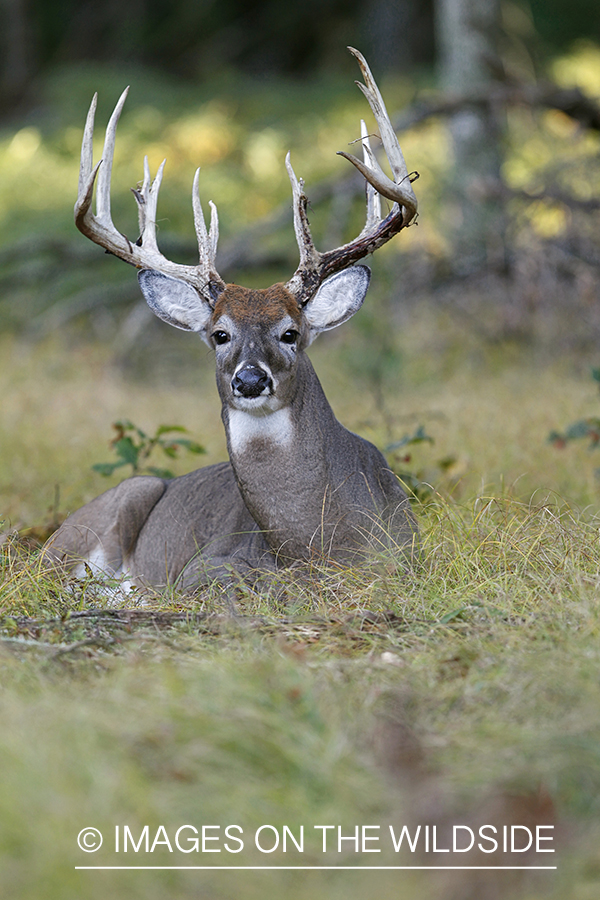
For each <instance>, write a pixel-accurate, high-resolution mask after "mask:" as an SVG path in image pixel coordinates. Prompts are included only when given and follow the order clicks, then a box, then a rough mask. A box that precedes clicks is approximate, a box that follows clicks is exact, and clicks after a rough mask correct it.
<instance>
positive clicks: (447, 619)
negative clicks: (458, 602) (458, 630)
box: [439, 606, 469, 625]
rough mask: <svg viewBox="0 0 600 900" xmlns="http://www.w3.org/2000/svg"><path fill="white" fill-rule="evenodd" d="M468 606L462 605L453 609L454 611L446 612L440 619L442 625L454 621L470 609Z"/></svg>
mask: <svg viewBox="0 0 600 900" xmlns="http://www.w3.org/2000/svg"><path fill="white" fill-rule="evenodd" d="M468 608H469V607H468V606H461V607H460V608H459V609H453V610H452V612H449V613H446V615H445V616H442V618H441V619H440V620H439V623H440V625H447V624H448V622H452V620H453V619H458V618H459V617H460V616H462V614H463V613H464V612H466V611H467V610H468Z"/></svg>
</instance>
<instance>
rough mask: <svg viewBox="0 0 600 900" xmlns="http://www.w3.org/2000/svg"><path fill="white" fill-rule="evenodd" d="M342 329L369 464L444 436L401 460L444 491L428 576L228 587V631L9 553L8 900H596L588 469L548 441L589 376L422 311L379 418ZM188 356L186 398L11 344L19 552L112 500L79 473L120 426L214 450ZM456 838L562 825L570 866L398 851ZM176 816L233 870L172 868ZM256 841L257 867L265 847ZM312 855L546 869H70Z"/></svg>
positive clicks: (194, 606)
mask: <svg viewBox="0 0 600 900" xmlns="http://www.w3.org/2000/svg"><path fill="white" fill-rule="evenodd" d="M358 329H359V330H354V331H353V330H352V329H351V328H349V329H347V330H346V331H345V332H344V333H343V334H340V335H339V336H337V335H336V336H334V337H332V338H330V339H327V338H325V339H324V340H322V341H321V342H320V344H317V346H316V347H315V351H314V353H313V354H312V355H313V359H314V361H315V365H316V368H317V371H318V372H319V374H320V375H321V377H322V381H323V384H324V386H325V389H326V392H327V393H328V396H329V398H330V400H331V402H332V405H333V406H334V409H335V410H336V413H337V414H338V416H339V418H340V419H341V420H342V421H343V422H344V423H345V424H347V425H348V426H349V427H352V428H354V429H356V430H359V431H360V432H361V433H362V434H364V435H365V436H368V437H369V438H371V439H372V440H374V441H375V442H376V443H378V444H379V445H380V446H385V445H386V444H388V443H390V442H392V441H394V440H399V439H400V438H401V437H402V436H403V435H404V434H410V433H413V432H414V431H415V429H416V427H417V426H419V425H423V426H424V428H425V429H426V431H427V433H428V434H430V435H431V436H432V437H433V438H434V443H433V444H430V443H424V444H419V445H416V446H415V447H414V448H413V447H411V448H410V449H411V459H410V461H407V462H405V463H404V465H405V466H406V467H407V468H409V469H411V470H412V471H418V472H419V474H420V477H421V478H422V479H423V480H424V481H429V482H431V483H432V485H433V487H434V490H433V491H432V492H431V493H430V494H429V496H428V497H427V498H426V499H425V500H424V501H423V502H422V503H421V504H418V505H417V506H416V513H417V516H418V519H419V523H420V527H421V531H422V541H423V553H422V559H421V560H420V561H419V563H418V565H416V566H415V567H414V570H411V571H409V572H406V573H405V574H403V575H402V576H399V575H384V576H382V575H381V574H378V575H374V574H373V573H370V572H368V571H362V572H361V571H346V572H341V573H334V574H332V573H327V574H326V575H325V576H324V577H323V578H322V579H321V580H320V581H319V582H315V583H314V584H311V585H308V586H307V585H306V584H305V583H301V582H298V583H294V581H293V580H291V579H289V580H287V582H286V593H285V595H284V596H283V597H281V596H279V597H277V599H273V598H270V597H269V596H255V595H252V594H246V595H243V596H241V597H240V617H239V618H238V619H236V620H235V621H232V620H231V619H230V618H228V617H227V616H226V615H225V614H224V609H225V607H224V603H223V598H222V597H221V596H220V594H219V591H218V589H216V588H215V589H213V590H212V591H209V592H207V593H206V594H205V595H203V596H200V597H197V598H194V599H193V600H190V599H182V598H181V597H176V596H167V597H165V596H157V597H152V598H146V600H145V605H143V606H142V605H140V603H139V602H138V601H137V599H136V598H133V601H132V603H131V604H130V608H129V609H128V610H119V609H116V608H114V607H110V606H109V605H108V604H107V602H106V599H105V598H104V597H103V596H102V593H101V591H99V588H98V585H95V584H94V583H93V582H92V581H90V582H89V583H86V584H81V585H71V586H65V585H61V584H59V583H57V582H55V581H53V580H52V579H49V578H48V576H47V575H44V574H43V573H41V572H40V571H39V568H38V565H37V554H36V552H35V550H32V549H31V547H30V545H28V544H27V543H23V542H22V541H21V540H18V539H16V538H14V537H9V538H8V539H7V540H5V541H4V543H3V545H2V554H3V555H2V583H1V584H0V609H1V611H2V632H1V634H2V636H1V637H0V668H1V670H2V677H1V684H2V690H1V691H0V708H1V713H0V716H1V721H2V728H1V730H0V760H1V767H2V776H1V777H0V893H1V895H2V897H7V898H19V900H28V898H36V900H39V898H61V900H65V898H66V900H68V898H78V900H79V898H84V897H85V898H86V900H87V898H90V900H93V898H96V897H98V898H99V897H104V896H106V894H107V893H110V894H111V895H112V896H113V897H115V898H121V897H123V898H124V897H128V898H135V897H140V898H141V897H144V898H153V897H165V896H168V897H173V898H187V897H196V896H203V897H210V898H213V897H214V898H226V897H234V896H235V897H244V898H254V897H257V898H258V897H263V896H265V895H269V896H286V897H290V898H298V900H300V898H308V897H310V898H328V900H332V898H333V900H335V898H337V897H340V898H341V897H345V898H348V897H351V898H354V897H356V898H358V897H363V896H365V895H368V894H371V893H377V894H379V895H380V896H406V897H417V896H418V897H423V898H427V897H440V896H443V897H444V898H456V900H465V898H471V897H472V898H479V900H488V898H489V900H493V898H500V897H502V898H504V897H510V896H517V897H527V898H530V900H533V898H541V897H556V898H559V897H560V898H561V900H564V898H573V900H588V898H589V900H591V898H595V897H596V896H598V890H599V889H600V855H599V853H598V846H600V845H599V837H600V826H599V825H598V822H599V816H598V803H599V801H598V797H599V796H600V750H599V748H600V712H599V710H600V705H599V702H598V701H599V693H600V679H599V672H600V644H599V641H598V633H599V624H600V623H599V606H598V592H599V588H600V545H599V526H598V520H597V511H598V486H597V481H596V479H595V476H594V468H595V466H596V464H597V460H595V459H594V454H593V453H590V452H589V451H588V449H587V448H586V447H585V446H581V447H580V446H575V445H574V446H570V447H568V448H567V449H565V450H562V451H559V450H557V449H556V448H555V447H553V446H552V445H550V444H549V443H548V442H547V436H548V433H549V432H550V430H552V429H553V428H558V429H560V428H562V427H564V426H565V425H566V424H568V423H570V422H572V421H574V420H575V419H577V418H579V417H581V416H585V415H593V414H595V413H596V410H597V406H598V399H599V398H598V393H597V387H596V386H594V383H593V382H592V380H591V378H590V377H589V370H588V367H587V366H586V365H584V364H583V363H582V362H581V361H579V360H576V359H571V358H563V359H561V360H560V361H558V360H556V359H552V360H551V361H547V360H544V359H542V358H533V357H532V354H531V353H530V352H526V351H525V350H524V349H519V348H517V347H508V346H503V347H495V348H489V347H488V348H487V349H486V348H484V347H482V346H481V345H479V344H478V343H477V342H476V341H475V340H474V339H473V340H471V339H469V337H468V335H465V334H464V333H462V332H461V328H460V327H459V324H458V323H456V322H453V321H452V320H451V319H450V318H443V317H442V316H441V315H440V314H439V313H434V312H433V311H427V310H426V309H425V310H423V309H421V310H420V311H419V312H418V313H416V312H415V313H407V314H406V317H405V319H404V321H403V323H402V328H400V329H399V332H398V333H399V337H398V345H397V347H396V348H395V351H396V357H395V359H396V367H395V369H394V370H393V371H392V372H391V373H388V374H387V375H386V379H387V380H386V382H385V385H384V386H385V397H386V399H385V403H384V404H383V406H382V402H381V400H380V399H379V400H378V394H377V391H376V390H374V389H373V385H372V384H371V383H370V382H369V380H368V378H367V377H366V376H364V373H363V377H362V380H361V379H360V378H357V377H352V375H353V374H354V376H356V374H357V373H356V372H355V373H352V372H351V367H350V368H349V364H348V360H349V359H352V348H353V346H355V344H354V342H355V341H357V340H360V322H359V325H358ZM164 331H165V333H166V332H167V329H166V327H165V330H164ZM161 335H162V332H161ZM176 339H177V340H181V341H182V342H187V343H181V344H178V345H176V348H177V347H179V348H180V352H181V353H182V358H183V357H185V359H186V365H185V366H184V367H182V370H181V371H179V372H178V375H177V379H176V383H174V381H173V366H171V368H169V366H168V365H167V363H168V358H170V357H169V354H172V353H173V352H176V350H175V351H174V350H173V345H172V344H168V343H165V344H164V345H162V344H158V345H156V347H155V348H154V350H152V352H153V353H154V354H155V356H156V359H157V360H161V363H164V366H161V365H159V366H158V367H157V371H156V372H155V373H154V374H153V375H152V376H148V375H144V377H138V378H137V379H132V378H131V377H125V375H124V374H123V373H122V372H121V371H119V370H118V369H116V368H115V367H114V366H113V365H112V364H111V357H110V354H109V351H107V350H106V348H104V347H101V346H95V345H90V344H89V343H78V342H77V341H76V340H75V338H72V339H71V340H70V342H68V341H66V340H62V341H60V340H58V339H54V340H51V341H45V342H42V343H39V344H37V345H36V344H32V343H23V342H20V341H18V340H17V339H15V338H9V337H5V338H3V339H2V346H1V348H0V396H1V397H2V404H1V408H0V492H1V493H0V508H1V510H2V516H3V518H4V528H5V533H7V532H10V530H11V529H14V528H16V527H18V528H20V529H21V533H22V534H27V529H28V528H31V527H32V526H40V525H44V524H46V523H48V521H49V520H50V519H51V518H52V517H53V516H55V515H56V513H57V511H56V509H54V508H53V507H54V506H55V495H56V486H57V485H58V487H59V498H60V499H59V504H58V515H59V516H60V515H64V514H65V513H66V512H67V511H69V510H71V509H74V508H76V507H77V506H78V505H80V504H81V503H82V502H84V501H86V500H88V499H90V498H91V497H93V496H95V495H96V494H97V493H99V492H100V491H101V490H103V489H105V488H106V487H107V486H109V484H111V483H114V480H113V481H110V480H108V481H107V480H106V479H102V478H100V477H99V476H98V475H97V474H95V473H94V472H92V471H91V468H90V467H91V465H92V464H93V463H95V462H99V461H104V460H106V459H108V458H110V451H109V448H108V446H107V443H108V440H109V438H110V430H111V429H110V425H111V422H112V421H114V420H116V419H118V418H122V417H127V418H131V419H133V420H134V421H135V422H136V423H137V424H139V425H141V426H142V427H144V428H147V429H153V428H154V427H156V426H157V425H159V424H161V423H173V424H184V425H186V426H187V427H188V428H189V429H190V430H191V431H192V432H193V433H194V434H195V435H196V436H197V437H198V439H199V440H200V441H201V442H202V443H204V444H205V446H206V448H207V455H206V456H205V457H203V458H202V460H201V461H202V462H203V461H206V462H207V463H208V462H213V461H216V460H217V459H220V458H223V456H224V453H225V449H224V439H223V434H222V429H221V425H220V421H219V409H218V403H217V399H216V390H215V387H214V384H213V379H214V375H213V370H212V361H211V359H210V356H209V355H208V354H207V353H206V352H205V350H204V349H201V348H198V349H194V348H192V346H191V344H190V343H189V341H188V338H187V336H185V335H183V336H181V335H176ZM164 340H165V341H170V340H171V337H169V338H164ZM190 359H191V360H192V364H191V365H190ZM359 374H360V373H359ZM167 376H168V377H167ZM186 464H187V465H188V466H189V467H193V466H194V465H196V464H197V463H196V462H195V461H194V460H191V461H190V460H185V459H184V460H181V461H180V462H178V463H177V465H178V466H179V469H178V471H184V470H185V467H186ZM454 824H464V825H467V826H469V827H472V828H473V829H475V830H476V829H477V828H479V827H480V826H481V825H482V824H492V825H494V826H497V827H498V829H499V830H500V829H501V827H502V825H505V824H506V825H514V824H517V825H522V826H524V827H530V828H534V827H535V825H552V826H554V831H553V832H549V831H547V832H545V833H546V834H553V835H554V842H553V844H551V845H550V846H554V847H556V849H557V851H558V852H557V853H555V854H543V853H539V854H532V853H530V852H524V853H516V852H515V853H512V854H511V853H508V854H503V853H501V852H497V853H494V854H491V855H487V856H486V855H485V854H484V853H483V852H479V853H478V852H476V851H473V852H472V853H464V854H460V853H456V854H454V853H450V854H443V853H441V852H440V853H438V854H433V853H432V852H429V853H428V852H424V851H423V847H422V846H421V850H422V851H423V852H418V851H416V852H415V853H414V854H412V853H410V852H407V851H406V849H404V850H403V851H401V852H400V853H394V852H393V851H392V844H391V841H390V831H389V828H390V826H392V828H393V829H394V830H395V833H397V834H399V833H400V830H401V828H402V826H403V825H407V826H408V827H409V828H410V829H411V833H414V830H415V829H416V827H417V826H418V825H421V826H422V828H423V829H424V828H425V826H426V825H428V826H429V827H430V828H433V826H435V827H436V828H437V829H438V834H439V838H438V840H439V843H438V845H437V846H438V849H439V848H440V847H445V846H448V844H447V843H444V841H446V840H449V837H448V836H449V834H450V832H451V827H452V825H454ZM146 825H147V826H148V835H149V850H148V852H147V853H146V852H145V847H144V846H143V842H142V844H141V845H140V850H139V852H137V853H136V852H134V851H133V850H132V848H131V846H129V850H128V852H127V855H126V854H125V853H124V852H123V849H122V843H121V849H120V851H119V853H116V852H115V845H114V841H115V827H116V826H118V827H119V829H120V831H119V834H120V840H121V842H122V841H123V834H124V828H125V826H128V827H129V829H130V831H131V834H132V835H133V837H134V839H135V842H136V843H137V842H138V840H139V838H140V837H143V828H144V826H146ZM183 825H190V826H192V825H193V826H194V827H195V828H196V829H197V830H198V831H199V832H201V829H202V826H215V827H214V828H212V829H208V830H207V832H206V834H207V835H208V837H218V838H219V840H217V841H214V842H213V843H210V842H207V843H206V848H207V851H208V850H210V849H220V851H221V852H220V853H219V854H215V853H209V852H204V853H201V852H198V853H197V852H190V853H184V852H181V851H179V850H178V849H177V847H176V846H175V844H174V841H175V833H176V832H177V829H178V828H179V827H180V826H183ZM232 825H237V826H239V828H241V829H243V840H244V848H243V850H241V851H240V852H239V853H234V852H230V851H228V850H227V849H226V847H225V844H226V843H228V844H229V846H230V847H232V848H233V850H236V849H238V847H239V843H238V844H236V843H235V842H234V841H233V840H229V841H228V840H227V838H226V837H225V835H224V829H225V828H226V827H227V826H232ZM263 825H269V826H272V827H273V828H276V829H277V830H278V833H279V834H280V836H281V839H283V838H282V835H283V830H284V826H288V828H289V829H290V831H291V832H292V834H293V835H294V836H295V837H296V839H297V840H298V839H299V835H300V829H301V826H304V832H305V845H304V850H303V852H302V853H300V852H299V851H297V850H296V848H295V846H294V844H293V843H292V842H291V839H289V840H288V846H287V851H286V853H285V854H284V853H283V852H282V846H281V845H280V847H279V848H278V849H277V850H275V851H274V852H272V853H266V852H261V851H260V850H259V849H258V848H257V847H256V846H255V843H254V834H255V832H256V830H257V829H258V828H260V827H261V826H263ZM319 825H332V826H335V828H337V826H341V827H342V829H343V832H342V833H343V835H345V836H353V835H354V834H355V832H354V829H355V827H356V826H357V825H358V826H379V829H376V828H374V829H372V830H370V831H368V830H367V832H366V833H367V834H368V835H369V836H376V837H379V838H380V841H379V843H371V844H368V843H367V844H366V847H367V848H369V849H374V848H377V849H381V850H382V852H381V853H380V854H378V855H377V856H374V855H372V854H369V853H362V852H361V853H356V852H355V849H354V843H353V842H351V841H346V842H342V852H338V845H337V837H336V835H337V832H336V831H335V828H334V830H332V831H329V832H328V835H329V843H328V845H327V851H326V852H325V853H323V850H322V845H321V842H322V839H321V831H319V830H318V829H315V826H319ZM88 826H93V827H95V828H98V829H99V830H100V831H101V832H102V833H103V835H104V844H103V846H102V848H101V850H100V851H99V852H98V853H86V852H83V851H81V850H80V849H79V848H78V846H77V836H78V834H79V832H80V831H81V830H82V829H83V828H85V827H88ZM160 826H164V831H161V830H160ZM216 826H220V830H219V829H218V828H217V827H216ZM240 834H241V832H240V831H235V830H234V831H232V832H230V835H234V836H235V835H237V836H239V835H240ZM183 835H184V837H186V838H187V837H190V836H193V832H192V831H191V830H190V829H188V830H187V831H185V832H184V833H183ZM165 836H166V837H165ZM262 839H263V847H265V848H266V849H270V848H271V847H272V846H273V840H274V831H273V829H266V830H265V831H264V832H263V838H262ZM155 840H156V845H155V847H154V850H153V852H150V850H151V847H152V844H153V843H154V842H155ZM167 840H168V841H170V843H171V845H172V847H173V852H169V846H168V844H167ZM182 845H183V847H184V849H190V848H192V845H191V844H189V843H188V844H186V843H183V844H182ZM542 846H544V845H542ZM546 846H547V845H546ZM192 849H193V848H192ZM450 858H451V859H450ZM449 859H450V862H449ZM300 864H303V865H307V866H320V865H330V866H351V865H353V866H361V867H366V866H369V865H378V866H384V865H387V866H393V865H396V866H398V865H403V866H406V865H421V866H424V865H444V864H446V865H448V864H454V865H461V864H462V865H465V864H466V865H473V866H481V865H492V866H496V867H498V866H503V865H504V866H506V865H557V866H558V869H557V870H556V871H540V872H535V873H533V872H525V871H522V870H521V871H511V872H509V871H505V870H501V869H499V868H497V869H496V870H495V871H485V872H484V871H475V870H470V871H455V872H448V871H430V872H422V871H397V870H396V871H388V870H383V869H382V870H379V871H372V870H368V869H366V868H365V869H364V871H342V870H339V871H329V870H323V871H286V870H281V871H251V872H249V871H242V872H231V871H198V870H188V871H175V870H167V869H160V870H154V871H142V870H136V871H128V872H123V871H80V870H76V869H75V867H76V866H85V865H98V866H116V865H138V866H142V865H154V866H175V865H179V866H190V865H195V866H201V865H204V866H210V865H213V866H214V865H228V866H244V865H245V866H261V865H262V866H264V865H278V866H284V865H300Z"/></svg>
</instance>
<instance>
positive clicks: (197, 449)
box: [173, 438, 206, 453]
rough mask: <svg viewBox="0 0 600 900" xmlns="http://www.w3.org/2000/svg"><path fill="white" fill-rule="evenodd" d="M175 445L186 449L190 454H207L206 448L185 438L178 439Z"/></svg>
mask: <svg viewBox="0 0 600 900" xmlns="http://www.w3.org/2000/svg"><path fill="white" fill-rule="evenodd" d="M173 443H174V444H179V446H180V447H185V449H186V450H187V451H188V452H189V453H206V448H205V447H203V446H202V444H198V443H197V442H196V441H189V440H187V439H184V438H176V439H175V440H174V441H173Z"/></svg>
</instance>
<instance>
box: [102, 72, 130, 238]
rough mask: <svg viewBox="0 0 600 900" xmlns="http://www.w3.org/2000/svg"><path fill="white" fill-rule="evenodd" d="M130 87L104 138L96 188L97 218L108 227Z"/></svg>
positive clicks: (121, 98) (110, 221) (123, 96)
mask: <svg viewBox="0 0 600 900" xmlns="http://www.w3.org/2000/svg"><path fill="white" fill-rule="evenodd" d="M128 93H129V87H126V88H125V90H124V91H123V93H122V94H121V96H120V97H119V102H118V103H117V105H116V106H115V108H114V111H113V114H112V116H111V117H110V119H109V122H108V125H107V128H106V136H105V138H104V150H103V151H102V166H101V167H100V171H99V173H98V184H97V186H96V218H97V219H99V220H100V221H101V222H105V223H106V225H112V219H111V217H110V179H111V175H112V167H113V159H114V155H115V140H116V137H117V125H118V123H119V119H120V117H121V113H122V111H123V106H124V104H125V101H126V100H127V94H128Z"/></svg>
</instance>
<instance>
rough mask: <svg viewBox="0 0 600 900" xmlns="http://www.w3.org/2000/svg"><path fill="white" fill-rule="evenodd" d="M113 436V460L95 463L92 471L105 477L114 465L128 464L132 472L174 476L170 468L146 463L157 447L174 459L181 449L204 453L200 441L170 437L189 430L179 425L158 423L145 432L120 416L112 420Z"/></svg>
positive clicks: (119, 466) (120, 466) (114, 467)
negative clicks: (118, 419) (115, 420)
mask: <svg viewBox="0 0 600 900" xmlns="http://www.w3.org/2000/svg"><path fill="white" fill-rule="evenodd" d="M112 427H113V428H114V430H115V431H116V435H115V437H114V438H113V439H112V441H111V442H110V446H111V447H112V449H113V450H114V452H115V453H116V456H117V458H116V460H115V461H114V462H107V463H96V464H95V465H93V466H92V469H93V470H94V472H98V473H99V474H100V475H103V476H105V477H108V476H109V475H112V474H113V472H114V471H115V470H116V469H120V468H122V467H123V466H131V475H156V476H157V477H158V478H174V477H175V476H174V474H173V472H171V471H170V469H161V468H159V467H157V466H150V465H148V464H147V461H148V458H149V457H150V455H151V454H152V453H153V452H154V450H155V449H157V448H159V449H160V450H162V452H163V453H164V454H165V456H168V457H169V458H170V459H176V458H177V456H178V454H179V452H180V451H181V450H187V451H188V453H198V454H200V453H206V450H205V449H204V447H203V446H202V445H201V444H198V443H197V442H196V441H192V440H190V439H189V438H185V437H173V435H174V434H188V431H187V429H186V428H184V427H183V426H182V425H159V426H158V428H157V429H156V431H155V432H154V434H153V435H149V434H146V432H145V431H142V429H141V428H138V427H137V425H134V424H133V422H130V421H128V420H127V419H123V420H122V421H119V422H113V426H112Z"/></svg>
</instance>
